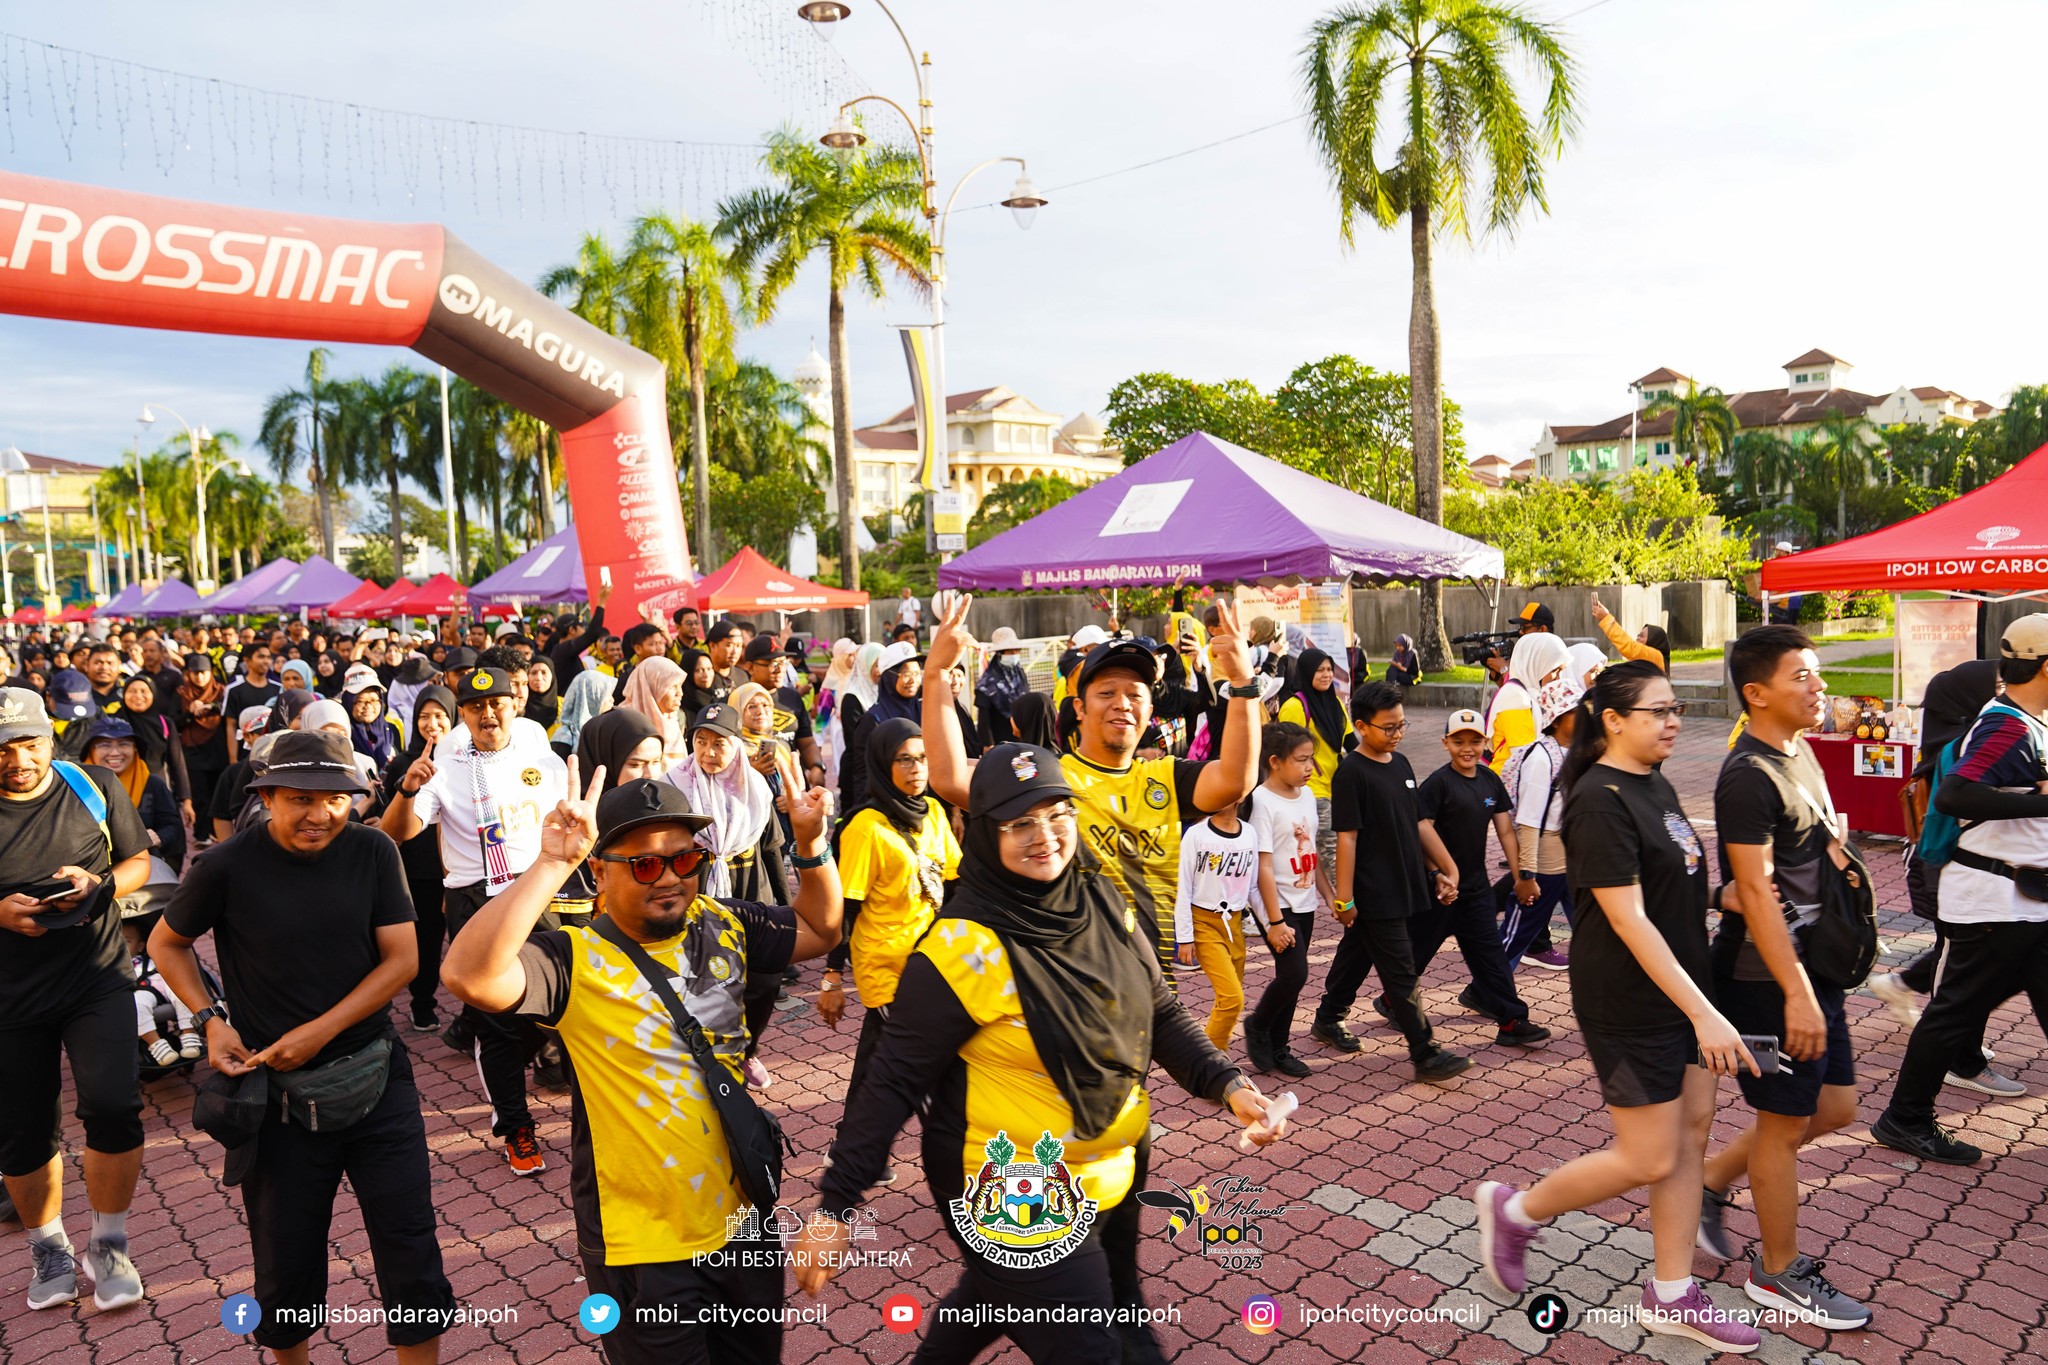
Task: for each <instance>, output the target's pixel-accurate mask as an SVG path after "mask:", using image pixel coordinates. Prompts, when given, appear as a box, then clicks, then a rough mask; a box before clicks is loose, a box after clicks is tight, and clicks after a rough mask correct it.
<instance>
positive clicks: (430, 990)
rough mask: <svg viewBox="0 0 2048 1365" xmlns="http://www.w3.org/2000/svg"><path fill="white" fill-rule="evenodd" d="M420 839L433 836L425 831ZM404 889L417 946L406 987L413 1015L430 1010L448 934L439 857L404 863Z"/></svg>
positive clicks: (439, 984) (439, 975)
mask: <svg viewBox="0 0 2048 1365" xmlns="http://www.w3.org/2000/svg"><path fill="white" fill-rule="evenodd" d="M423 837H425V838H429V839H431V838H433V837H435V836H434V835H433V833H432V832H429V833H428V834H426V835H425V836H423ZM405 888H406V890H408V891H410V892H412V909H413V914H414V915H415V916H416V917H417V918H415V919H414V921H413V926H412V927H413V937H414V938H415V940H416V941H417V942H418V943H419V949H420V969H419V970H418V971H417V972H415V973H413V978H412V985H411V987H410V988H409V990H410V991H411V995H412V1008H413V1012H414V1013H415V1014H417V1013H419V1012H420V1011H421V1010H431V1009H433V1008H434V992H435V991H437V990H439V989H440V988H441V945H442V943H443V942H444V941H445V939H444V938H443V935H445V934H447V932H448V918H447V916H446V915H445V914H443V913H442V909H441V906H442V900H443V897H444V896H445V894H446V891H445V888H444V887H443V886H442V884H441V860H440V858H439V857H436V858H434V859H433V860H432V861H431V863H426V862H425V861H424V860H423V865H421V866H418V867H415V866H414V865H413V863H412V862H411V861H409V860H408V861H406V863H405ZM472 913H473V912H472Z"/></svg>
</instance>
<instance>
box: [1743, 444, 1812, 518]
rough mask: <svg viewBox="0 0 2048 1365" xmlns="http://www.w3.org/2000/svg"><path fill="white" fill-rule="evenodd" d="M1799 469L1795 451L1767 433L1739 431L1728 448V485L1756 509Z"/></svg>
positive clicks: (1782, 486)
mask: <svg viewBox="0 0 2048 1365" xmlns="http://www.w3.org/2000/svg"><path fill="white" fill-rule="evenodd" d="M1798 468H1799V452H1798V450H1797V449H1796V448H1795V447H1794V446H1793V445H1792V444H1791V442H1789V441H1787V440H1785V438H1784V437H1782V436H1777V435H1774V434H1772V433H1771V432H1768V431H1744V432H1740V433H1738V434H1737V435H1736V437H1735V439H1734V440H1733V441H1732V442H1730V443H1729V445H1728V482H1729V484H1730V486H1731V487H1733V488H1735V489H1738V490H1740V492H1741V495H1742V496H1743V497H1744V498H1745V499H1746V500H1747V501H1748V502H1749V503H1750V504H1751V506H1752V507H1753V508H1755V509H1757V510H1761V509H1762V508H1763V506H1764V504H1765V502H1766V500H1768V499H1770V498H1771V497H1773V496H1775V495H1776V494H1777V493H1778V491H1779V490H1780V489H1782V488H1784V486H1785V485H1786V484H1787V483H1789V482H1790V481H1791V479H1792V476H1793V474H1795V473H1796V472H1797V471H1798Z"/></svg>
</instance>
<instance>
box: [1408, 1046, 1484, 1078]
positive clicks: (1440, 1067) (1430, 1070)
mask: <svg viewBox="0 0 2048 1365" xmlns="http://www.w3.org/2000/svg"><path fill="white" fill-rule="evenodd" d="M1471 1065H1472V1059H1471V1058H1470V1057H1461V1056H1459V1055H1458V1054H1457V1053H1455V1052H1452V1051H1450V1050H1448V1049H1446V1048H1438V1049H1437V1050H1436V1051H1434V1052H1432V1053H1430V1054H1429V1055H1428V1056H1427V1057H1423V1058H1420V1059H1419V1060H1417V1061H1416V1063H1415V1079H1416V1080H1418V1081H1428V1082H1429V1083H1430V1084H1431V1085H1441V1084H1442V1083H1443V1082H1445V1081H1447V1080H1449V1079H1451V1077H1453V1076H1456V1075H1458V1074H1459V1073H1460V1072H1462V1071H1464V1070H1465V1069H1466V1068H1468V1067H1470V1066H1471Z"/></svg>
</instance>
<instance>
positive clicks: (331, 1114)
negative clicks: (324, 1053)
mask: <svg viewBox="0 0 2048 1365" xmlns="http://www.w3.org/2000/svg"><path fill="white" fill-rule="evenodd" d="M390 1079H391V1040H390V1039H389V1038H379V1039H377V1040H376V1041H375V1042H373V1043H371V1044H370V1045H369V1046H368V1047H366V1048H364V1049H362V1050H361V1051H360V1052H352V1053H350V1054H349V1055H348V1056H346V1057H336V1058H335V1059H334V1060H333V1061H331V1062H323V1063H321V1064H320V1065H319V1066H314V1067H300V1068H299V1069H298V1070H297V1071H276V1070H273V1071H271V1073H270V1084H271V1086H272V1088H273V1089H275V1090H277V1091H278V1108H279V1110H280V1111H281V1113H282V1116H283V1117H284V1118H285V1119H286V1120H287V1121H288V1122H292V1123H296V1124H298V1125H299V1126H300V1127H301V1128H308V1129H311V1130H312V1131H313V1132H316V1133H334V1132H339V1131H340V1130H342V1129H343V1128H347V1127H350V1126H351V1125H353V1124H357V1123H361V1122H362V1121H363V1119H364V1118H366V1117H367V1116H368V1115H369V1112H370V1111H371V1110H372V1109H375V1108H376V1107H377V1101H378V1100H381V1099H383V1098H384V1086H385V1083H386V1082H388V1081H389V1080H390Z"/></svg>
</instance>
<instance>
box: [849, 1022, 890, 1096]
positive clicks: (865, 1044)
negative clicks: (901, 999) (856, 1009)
mask: <svg viewBox="0 0 2048 1365" xmlns="http://www.w3.org/2000/svg"><path fill="white" fill-rule="evenodd" d="M888 1022H889V1007H888V1006H887V1005H869V1006H867V1007H866V1008H864V1009H863V1010H862V1011H861V1017H860V1037H859V1038H857V1039H855V1040H854V1044H853V1070H852V1071H851V1072H849V1073H848V1074H847V1077H846V1102H847V1103H848V1104H852V1103H853V1097H854V1096H855V1095H858V1094H859V1093H860V1083H861V1081H862V1080H864V1079H865V1078H866V1076H867V1074H868V1067H869V1066H870V1065H871V1064H872V1063H873V1062H874V1057H875V1051H876V1049H877V1048H879V1047H881V1045H882V1029H883V1027H884V1026H885V1025H886V1024H887V1023H888Z"/></svg>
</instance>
